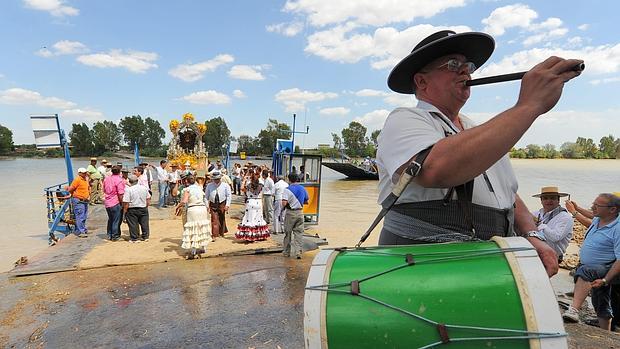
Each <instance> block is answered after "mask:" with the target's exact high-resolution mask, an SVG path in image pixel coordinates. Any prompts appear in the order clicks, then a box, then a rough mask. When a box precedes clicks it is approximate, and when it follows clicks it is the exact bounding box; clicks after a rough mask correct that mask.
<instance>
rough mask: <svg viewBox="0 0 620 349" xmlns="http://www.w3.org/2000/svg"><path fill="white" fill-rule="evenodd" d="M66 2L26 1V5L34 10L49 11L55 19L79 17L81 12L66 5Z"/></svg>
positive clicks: (61, 0)
mask: <svg viewBox="0 0 620 349" xmlns="http://www.w3.org/2000/svg"><path fill="white" fill-rule="evenodd" d="M65 2H66V1H64V0H24V5H26V7H29V8H31V9H34V10H39V11H47V12H49V13H50V14H51V15H52V16H54V17H64V16H77V15H78V14H80V10H78V9H76V8H75V7H71V6H67V5H65Z"/></svg>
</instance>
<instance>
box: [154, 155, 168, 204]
mask: <svg viewBox="0 0 620 349" xmlns="http://www.w3.org/2000/svg"><path fill="white" fill-rule="evenodd" d="M167 164H168V161H167V160H166V159H164V160H162V161H160V162H159V166H158V167H155V170H157V182H158V183H159V184H158V189H159V202H158V203H157V208H164V207H166V201H167V199H168V171H166V165H167Z"/></svg>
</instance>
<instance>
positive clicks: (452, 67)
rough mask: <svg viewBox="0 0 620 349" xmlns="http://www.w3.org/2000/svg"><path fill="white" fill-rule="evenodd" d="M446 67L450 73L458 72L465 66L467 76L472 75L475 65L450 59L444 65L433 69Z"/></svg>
mask: <svg viewBox="0 0 620 349" xmlns="http://www.w3.org/2000/svg"><path fill="white" fill-rule="evenodd" d="M444 66H445V67H447V68H448V70H449V71H452V72H458V71H459V70H461V67H462V66H465V68H466V71H467V74H472V73H473V72H474V71H476V69H477V68H476V65H475V64H474V63H472V62H461V61H459V60H458V59H456V58H453V59H450V60H449V61H447V62H446V63H444V64H442V65H440V66H438V67H437V68H435V69H439V68H443V67H444Z"/></svg>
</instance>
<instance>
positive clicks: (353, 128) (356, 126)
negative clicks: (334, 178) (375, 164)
mask: <svg viewBox="0 0 620 349" xmlns="http://www.w3.org/2000/svg"><path fill="white" fill-rule="evenodd" d="M341 134H342V142H343V143H344V147H345V152H346V153H347V155H349V156H361V155H362V154H363V153H364V150H365V148H366V127H364V125H362V124H360V123H359V122H357V121H351V122H350V123H349V127H347V128H345V129H343V130H342V132H341Z"/></svg>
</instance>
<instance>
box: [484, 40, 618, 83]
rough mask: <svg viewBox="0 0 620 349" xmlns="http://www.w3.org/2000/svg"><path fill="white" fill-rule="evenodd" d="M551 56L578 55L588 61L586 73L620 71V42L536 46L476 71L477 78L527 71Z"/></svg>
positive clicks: (577, 56)
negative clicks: (583, 45) (569, 46)
mask: <svg viewBox="0 0 620 349" xmlns="http://www.w3.org/2000/svg"><path fill="white" fill-rule="evenodd" d="M550 56H559V57H576V58H581V59H583V60H584V61H585V63H586V70H585V71H584V75H597V74H611V73H618V72H620V44H616V45H601V46H588V47H583V48H581V49H578V50H577V49H560V48H534V49H530V50H525V51H519V52H515V53H513V54H511V55H508V56H505V57H503V58H502V59H501V60H500V61H499V62H494V63H491V64H488V65H487V66H485V67H482V68H481V69H480V70H478V71H476V73H474V74H475V76H474V77H475V78H478V77H482V76H489V75H498V74H506V73H507V72H517V71H527V70H530V69H531V68H532V67H534V65H536V64H538V63H540V62H542V61H544V60H545V59H547V58H549V57H550Z"/></svg>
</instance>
